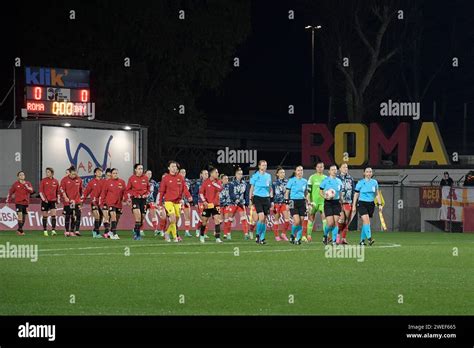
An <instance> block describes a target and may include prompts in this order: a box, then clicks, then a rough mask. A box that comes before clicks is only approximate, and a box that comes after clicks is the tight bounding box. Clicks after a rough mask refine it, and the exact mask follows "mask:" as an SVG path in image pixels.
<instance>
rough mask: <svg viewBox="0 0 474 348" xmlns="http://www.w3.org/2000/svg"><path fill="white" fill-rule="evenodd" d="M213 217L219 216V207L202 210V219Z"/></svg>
mask: <svg viewBox="0 0 474 348" xmlns="http://www.w3.org/2000/svg"><path fill="white" fill-rule="evenodd" d="M214 215H220V207H214V208H208V209H204V210H203V212H202V216H204V217H213V216H214Z"/></svg>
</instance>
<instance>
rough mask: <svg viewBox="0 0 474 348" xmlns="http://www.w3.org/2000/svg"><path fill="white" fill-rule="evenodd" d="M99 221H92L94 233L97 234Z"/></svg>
mask: <svg viewBox="0 0 474 348" xmlns="http://www.w3.org/2000/svg"><path fill="white" fill-rule="evenodd" d="M99 227H100V220H94V232H95V233H97V234H98V233H99Z"/></svg>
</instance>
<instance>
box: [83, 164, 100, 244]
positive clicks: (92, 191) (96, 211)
mask: <svg viewBox="0 0 474 348" xmlns="http://www.w3.org/2000/svg"><path fill="white" fill-rule="evenodd" d="M104 182H105V181H104V180H103V179H102V168H95V169H94V179H92V180H91V181H89V183H88V184H87V186H86V189H85V190H84V193H83V194H82V201H83V202H84V200H85V199H87V197H89V196H90V197H91V211H92V215H93V216H94V230H93V231H92V238H102V236H101V235H100V232H99V229H100V225H101V221H102V219H103V216H104V214H103V213H102V209H101V208H100V202H99V201H100V195H101V193H102V186H103V183H104Z"/></svg>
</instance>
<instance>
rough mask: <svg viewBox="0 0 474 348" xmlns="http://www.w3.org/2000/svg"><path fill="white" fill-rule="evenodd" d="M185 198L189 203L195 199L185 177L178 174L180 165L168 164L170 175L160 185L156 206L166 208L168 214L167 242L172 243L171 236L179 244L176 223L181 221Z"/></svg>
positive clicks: (174, 162) (172, 162)
mask: <svg viewBox="0 0 474 348" xmlns="http://www.w3.org/2000/svg"><path fill="white" fill-rule="evenodd" d="M183 196H184V197H186V199H187V200H188V201H189V202H192V200H193V198H192V197H191V194H190V193H189V190H188V187H187V186H186V182H185V180H184V177H183V176H182V175H181V174H179V173H178V163H177V162H176V161H169V162H168V174H166V175H165V176H164V177H163V178H162V179H161V183H160V189H159V191H158V195H157V196H156V204H157V205H159V206H161V205H163V202H164V206H165V210H166V214H167V215H168V219H169V226H168V229H167V230H166V233H167V236H168V238H166V241H167V242H171V239H170V237H169V236H170V235H171V237H172V238H173V241H174V242H175V243H177V242H179V241H180V240H179V239H178V234H177V227H176V222H177V221H178V219H179V215H180V213H181V201H182V199H183ZM165 236H166V235H165Z"/></svg>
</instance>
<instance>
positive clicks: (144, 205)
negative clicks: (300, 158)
mask: <svg viewBox="0 0 474 348" xmlns="http://www.w3.org/2000/svg"><path fill="white" fill-rule="evenodd" d="M324 170H325V168H324V163H323V162H318V163H316V165H315V173H314V174H312V175H311V176H310V177H309V179H305V178H304V177H303V167H302V166H297V167H296V168H295V170H294V172H293V174H292V175H291V177H290V178H289V179H287V178H286V173H285V170H284V169H283V168H281V167H279V168H277V170H276V178H275V180H274V181H272V177H271V175H270V174H269V173H267V162H266V161H265V160H260V161H259V162H258V170H257V171H256V172H255V173H254V174H253V175H252V176H251V177H250V180H249V182H248V183H247V182H246V181H245V180H244V179H243V172H242V169H240V168H237V169H236V170H235V176H234V179H233V180H232V181H230V182H229V177H228V176H227V175H225V174H221V175H219V171H218V169H217V168H210V169H209V170H202V171H201V173H200V178H199V179H198V180H197V181H196V182H195V183H194V184H192V183H191V181H190V180H189V179H187V178H186V170H185V169H184V168H180V166H179V164H178V162H176V161H169V163H168V173H166V174H163V176H162V178H161V181H160V182H158V181H155V180H154V179H153V178H152V172H151V170H147V171H144V169H143V165H142V164H140V163H137V164H135V165H134V174H133V175H132V176H130V178H129V179H128V183H125V181H124V180H123V179H121V178H119V173H118V170H117V169H116V168H112V169H110V168H108V169H106V171H105V178H103V171H102V169H101V168H96V169H95V170H94V179H92V180H91V181H89V183H88V184H87V186H86V188H85V189H83V183H82V179H81V178H80V177H79V176H78V175H77V171H76V168H74V167H73V166H71V167H70V168H68V169H67V170H66V176H64V177H63V178H62V179H61V182H58V180H57V179H55V178H54V169H53V168H46V177H45V178H43V179H42V180H41V182H40V187H39V196H40V198H41V210H42V214H43V229H44V232H43V233H44V235H45V236H49V231H48V226H47V225H48V217H51V235H56V234H57V232H56V207H57V204H60V203H62V204H63V207H64V210H63V214H64V215H65V227H64V235H65V236H66V237H74V236H81V233H80V231H79V230H80V223H81V208H82V206H83V203H84V201H85V200H86V199H87V198H88V197H90V204H91V211H92V214H93V216H94V229H93V231H92V236H93V237H94V238H109V239H120V237H119V236H118V234H117V226H118V223H119V221H120V217H121V215H122V209H123V204H126V205H130V206H131V209H132V213H133V216H134V220H135V225H134V228H133V239H134V240H141V239H142V237H143V236H144V232H143V224H144V220H145V214H146V213H147V210H148V211H149V213H150V214H151V221H152V224H153V228H154V231H155V236H161V237H163V238H164V239H165V240H166V241H167V242H171V241H173V242H175V243H179V242H181V241H182V240H183V239H182V237H181V236H179V233H178V230H177V220H178V219H179V217H180V215H181V212H183V215H184V227H185V235H186V236H187V237H192V234H191V233H190V231H189V230H190V227H191V224H190V216H191V214H190V213H191V205H196V206H197V210H198V213H199V216H200V222H199V223H198V225H197V228H196V237H198V238H199V240H200V242H201V243H205V241H206V239H207V238H208V236H207V227H208V222H209V221H210V220H211V219H212V220H213V222H214V237H215V241H216V242H217V243H222V239H221V226H222V227H223V232H224V235H223V238H224V239H227V240H230V239H231V238H232V237H231V228H232V222H233V220H234V218H235V215H236V214H237V213H238V214H239V216H240V222H241V227H242V231H243V233H244V238H245V239H246V240H253V233H254V232H255V233H256V236H255V241H256V243H257V244H260V245H263V244H266V240H265V237H266V229H267V218H268V217H269V216H270V212H271V213H273V215H274V224H273V232H274V235H275V240H276V241H278V242H280V241H289V242H290V243H292V244H296V245H298V244H301V243H302V242H311V241H312V232H313V227H314V224H315V220H316V216H317V214H318V213H319V215H320V218H321V221H322V225H323V243H324V244H325V245H326V244H328V243H332V244H333V245H337V244H348V242H347V239H346V236H347V232H348V227H349V224H350V222H351V221H352V219H353V218H354V216H355V215H356V213H357V212H358V213H359V215H360V217H361V219H362V227H361V235H360V242H359V244H360V245H366V244H365V240H366V239H367V241H368V244H369V245H372V244H373V243H374V239H373V238H372V233H371V228H370V218H372V216H373V213H374V210H375V205H377V206H378V208H379V210H380V211H381V210H382V200H381V195H380V190H379V187H378V183H377V181H376V180H375V179H373V178H372V175H373V171H372V169H371V168H370V167H368V168H366V169H365V170H364V178H363V179H361V180H359V181H358V182H357V184H355V180H354V178H353V177H352V176H351V175H350V174H349V172H348V165H347V164H346V163H343V164H342V165H341V166H340V168H339V170H338V168H337V166H336V165H331V166H329V169H328V175H327V176H326V175H325V174H324ZM33 193H34V189H33V186H32V184H31V183H30V182H29V181H26V177H25V173H24V172H23V171H20V172H18V174H17V180H16V181H15V182H14V183H13V185H12V186H11V188H10V190H9V193H8V196H7V200H6V204H9V203H11V201H12V198H13V197H14V203H15V205H16V212H17V217H18V229H17V234H18V235H24V231H23V225H24V217H25V215H26V214H27V208H28V205H29V199H30V196H31V194H33ZM247 210H248V211H249V214H247ZM290 216H291V217H292V223H291V224H292V226H291V233H290V236H289V237H290V238H289V239H288V237H287V231H288V229H289V225H290ZM280 217H283V222H284V223H282V224H280V223H279V221H280ZM102 225H103V228H104V233H103V234H101V233H100V228H101V226H102Z"/></svg>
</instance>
